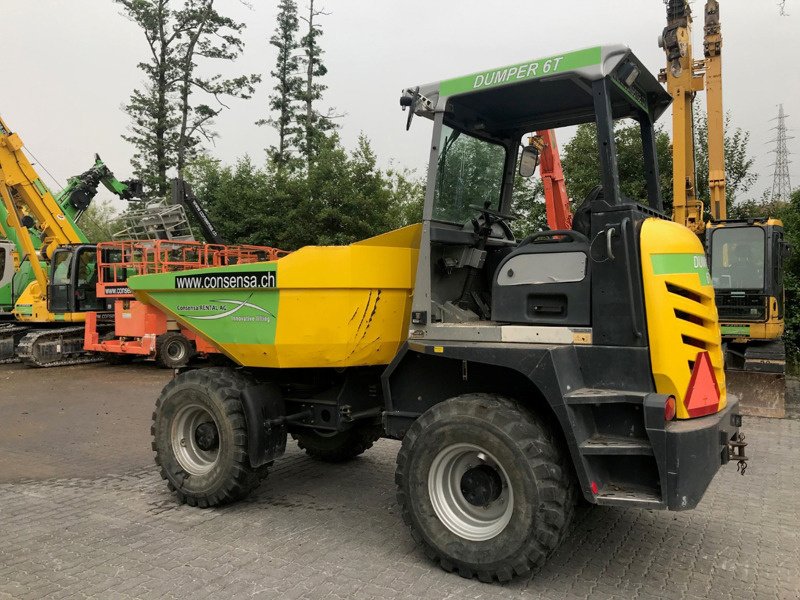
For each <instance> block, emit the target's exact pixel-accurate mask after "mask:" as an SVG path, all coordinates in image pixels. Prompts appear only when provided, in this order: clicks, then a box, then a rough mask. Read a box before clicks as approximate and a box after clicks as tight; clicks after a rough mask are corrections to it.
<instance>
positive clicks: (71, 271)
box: [47, 244, 106, 314]
mask: <svg viewBox="0 0 800 600" xmlns="http://www.w3.org/2000/svg"><path fill="white" fill-rule="evenodd" d="M97 276H98V272H97V246H94V245H87V244H81V245H75V246H62V247H59V248H58V249H57V250H56V251H55V253H54V254H53V259H52V260H51V262H50V284H49V285H48V294H47V308H48V310H49V311H50V312H52V313H54V314H63V313H82V312H87V311H101V310H106V301H105V300H104V299H102V298H98V297H97V291H96V287H97Z"/></svg>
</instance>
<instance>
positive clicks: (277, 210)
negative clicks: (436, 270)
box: [188, 135, 422, 250]
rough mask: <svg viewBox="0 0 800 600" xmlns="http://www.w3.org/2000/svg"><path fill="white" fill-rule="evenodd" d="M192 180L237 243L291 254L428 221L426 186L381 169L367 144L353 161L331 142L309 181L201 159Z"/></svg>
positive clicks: (247, 164)
mask: <svg viewBox="0 0 800 600" xmlns="http://www.w3.org/2000/svg"><path fill="white" fill-rule="evenodd" d="M188 179H189V180H190V181H191V182H192V184H193V186H194V189H195V192H196V193H197V196H198V198H200V200H201V201H202V202H203V203H204V205H205V207H206V209H207V210H208V212H209V216H210V218H211V220H212V221H213V222H214V224H215V225H216V226H217V228H218V230H219V231H220V233H221V234H222V237H223V238H224V239H226V240H227V241H229V242H231V243H248V244H262V245H271V246H276V247H279V248H282V249H285V250H294V249H297V248H300V247H302V246H305V245H309V244H322V245H338V244H348V243H351V242H354V241H357V240H361V239H364V238H367V237H370V236H373V235H377V234H379V233H383V232H385V231H388V230H390V229H392V228H394V227H399V226H402V225H405V224H407V223H408V222H417V221H419V220H420V218H421V200H420V198H421V197H422V194H421V189H422V186H421V183H419V182H418V181H416V180H414V179H413V178H412V177H411V176H410V174H409V173H408V172H396V171H395V172H392V171H390V172H384V171H382V170H381V169H379V168H378V167H377V164H376V157H375V153H374V152H373V150H372V148H371V146H370V144H369V141H368V140H367V139H366V138H365V137H364V136H361V137H360V138H359V143H358V147H357V148H356V149H355V150H354V151H353V152H350V153H348V152H347V151H346V150H345V149H344V148H343V147H342V146H341V144H340V143H339V139H338V136H336V135H333V136H330V137H328V138H326V139H325V144H324V145H323V146H322V147H320V149H319V151H318V153H317V160H316V162H315V164H314V168H313V169H312V170H311V171H310V172H309V173H307V174H306V173H301V172H300V171H288V172H279V171H278V170H277V169H275V168H274V167H271V168H267V169H262V168H259V167H257V166H256V165H254V164H253V162H252V161H251V160H250V159H249V158H246V157H245V158H243V159H241V160H239V161H238V162H237V163H236V164H235V165H234V166H233V167H228V166H222V165H220V164H219V163H218V162H217V161H214V160H210V159H208V158H202V159H200V160H198V161H196V162H194V163H193V164H192V165H191V167H190V168H189V170H188ZM418 209H419V212H418V214H415V213H417V210H418Z"/></svg>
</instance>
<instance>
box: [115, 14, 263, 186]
mask: <svg viewBox="0 0 800 600" xmlns="http://www.w3.org/2000/svg"><path fill="white" fill-rule="evenodd" d="M115 1H116V2H118V3H119V4H120V5H121V6H122V7H123V10H124V13H125V14H126V16H128V18H129V19H131V20H132V21H133V22H134V23H136V24H137V25H138V26H139V27H140V28H141V29H142V32H143V33H144V36H145V39H146V40H147V44H148V48H149V51H150V58H149V59H148V60H147V61H145V62H142V63H139V68H140V69H141V70H142V71H143V72H144V74H145V76H146V81H145V84H144V85H143V86H142V88H141V89H136V90H134V91H133V92H132V94H131V97H130V100H129V102H128V104H127V105H126V107H125V110H126V112H127V113H128V114H129V115H130V117H131V121H132V125H131V129H130V134H129V135H126V136H123V137H124V139H126V140H127V141H128V142H130V143H132V144H133V145H134V147H135V149H136V150H135V154H134V158H133V160H132V161H131V162H132V164H133V167H134V172H135V173H136V175H137V176H138V177H140V178H141V179H142V180H143V181H144V182H145V185H146V186H147V190H148V192H149V193H151V194H155V195H157V196H162V197H163V196H166V194H167V193H168V191H169V182H168V171H169V170H170V169H171V168H177V169H178V173H179V174H182V172H183V169H184V167H185V165H186V162H187V160H188V159H190V158H191V157H192V156H193V154H194V153H195V152H196V151H197V149H198V148H199V145H200V141H201V138H205V139H207V140H210V139H211V138H213V135H214V134H213V132H212V131H211V130H210V126H211V124H212V119H213V118H214V117H215V116H217V115H218V114H219V113H220V112H221V111H222V110H223V109H224V108H227V106H226V104H225V99H226V98H230V97H234V98H248V97H249V96H250V94H251V93H252V92H253V84H254V83H255V82H257V81H258V77H257V76H255V75H249V76H247V75H243V76H240V77H233V78H223V77H222V76H221V75H211V76H200V75H198V72H197V67H198V64H197V61H198V59H201V58H203V59H212V60H214V59H217V60H234V59H235V58H237V57H238V56H239V54H240V53H241V50H242V47H243V43H242V41H241V38H240V34H241V31H242V30H243V29H244V24H241V23H236V22H234V21H232V20H231V19H229V18H227V17H224V16H222V15H220V14H219V12H217V10H216V9H215V8H214V0H183V2H181V3H177V2H176V1H175V0H115ZM176 5H177V6H176ZM204 67H205V65H204ZM205 68H207V67H205ZM197 92H200V93H202V99H201V100H200V101H199V102H197V103H193V102H192V94H193V93H197Z"/></svg>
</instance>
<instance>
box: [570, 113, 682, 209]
mask: <svg viewBox="0 0 800 600" xmlns="http://www.w3.org/2000/svg"><path fill="white" fill-rule="evenodd" d="M614 139H615V141H616V146H617V163H618V165H619V182H620V190H621V192H622V194H623V195H624V196H626V197H628V198H630V199H631V200H636V201H638V202H642V203H644V204H646V203H647V182H646V179H645V172H644V161H643V159H642V139H641V134H640V130H639V125H638V123H634V122H630V121H627V122H619V123H617V124H616V127H615V130H614ZM656 152H657V155H658V169H659V182H660V187H661V198H662V200H663V202H664V211H665V212H666V213H667V214H669V213H671V212H672V152H671V150H670V141H669V135H668V134H667V133H666V132H665V131H664V130H663V129H660V128H659V129H657V130H656ZM561 162H562V165H563V167H564V177H565V179H566V182H567V192H568V193H569V195H570V199H571V200H572V201H573V205H579V204H580V203H581V202H583V200H584V198H586V196H588V195H589V192H591V191H592V189H593V188H594V187H595V186H597V185H600V184H601V183H602V181H601V173H600V155H599V153H598V150H597V127H596V126H595V125H594V123H586V124H583V125H579V126H578V129H577V131H576V133H575V136H574V137H573V138H572V139H571V140H570V141H569V142H568V143H567V144H566V145H565V146H564V151H563V153H562V156H561Z"/></svg>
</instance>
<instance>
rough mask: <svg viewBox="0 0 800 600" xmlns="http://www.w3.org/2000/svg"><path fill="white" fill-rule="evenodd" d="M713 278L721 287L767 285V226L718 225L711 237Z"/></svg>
mask: <svg viewBox="0 0 800 600" xmlns="http://www.w3.org/2000/svg"><path fill="white" fill-rule="evenodd" d="M711 278H712V280H713V283H714V288H716V289H718V290H761V289H763V288H764V230H763V229H762V228H761V227H731V228H723V229H717V230H715V231H714V233H713V237H712V239H711Z"/></svg>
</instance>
